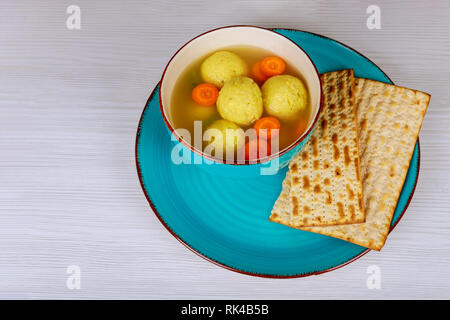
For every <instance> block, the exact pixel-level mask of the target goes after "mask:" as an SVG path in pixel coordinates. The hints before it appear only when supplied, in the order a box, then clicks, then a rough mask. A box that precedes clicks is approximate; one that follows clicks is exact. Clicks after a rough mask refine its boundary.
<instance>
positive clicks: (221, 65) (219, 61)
mask: <svg viewBox="0 0 450 320" xmlns="http://www.w3.org/2000/svg"><path fill="white" fill-rule="evenodd" d="M200 72H201V75H202V78H203V80H204V81H205V82H208V83H212V84H213V85H215V86H216V87H218V88H222V86H223V85H224V83H225V81H227V80H230V79H231V78H233V77H236V76H243V75H246V74H247V72H248V69H247V65H246V63H245V62H244V60H242V59H241V58H240V57H239V56H238V55H237V54H235V53H232V52H229V51H217V52H215V53H213V54H212V55H210V56H209V57H208V58H206V59H205V61H203V63H202V65H201V66H200Z"/></svg>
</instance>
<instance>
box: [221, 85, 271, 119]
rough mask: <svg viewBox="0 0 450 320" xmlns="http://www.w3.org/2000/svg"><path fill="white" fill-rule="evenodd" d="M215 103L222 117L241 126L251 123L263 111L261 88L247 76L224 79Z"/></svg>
mask: <svg viewBox="0 0 450 320" xmlns="http://www.w3.org/2000/svg"><path fill="white" fill-rule="evenodd" d="M216 105H217V111H218V112H219V114H220V116H221V117H222V118H224V119H226V120H229V121H233V122H235V123H237V124H239V125H243V126H248V125H250V124H252V123H253V122H254V121H256V120H258V119H259V118H260V117H261V115H262V113H263V100H262V95H261V90H260V89H259V87H258V85H257V84H256V83H255V82H254V81H253V80H252V79H250V78H248V77H235V78H232V79H231V80H228V81H226V82H225V85H224V86H223V88H222V89H221V90H220V92H219V98H218V99H217V102H216Z"/></svg>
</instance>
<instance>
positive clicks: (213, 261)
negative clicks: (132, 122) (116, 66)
mask: <svg viewBox="0 0 450 320" xmlns="http://www.w3.org/2000/svg"><path fill="white" fill-rule="evenodd" d="M224 28H226V27H224ZM217 29H221V28H217ZM217 29H214V30H217ZM274 29H275V28H274ZM276 29H280V30H292V31H300V32H304V33H309V34H312V35H315V36H319V37H322V38H325V39H328V40H332V41H335V42H337V43H338V44H340V45H342V46H344V47H346V48H348V49H350V50H352V51H353V52H355V53H357V54H359V55H361V56H362V57H363V58H364V59H366V60H368V61H369V62H370V63H372V64H373V65H374V66H376V67H377V68H378V69H379V70H380V71H381V72H382V73H383V74H384V76H385V77H386V78H387V79H389V81H391V83H392V84H394V82H393V81H392V80H391V79H390V78H389V77H388V75H387V74H386V73H384V71H383V70H381V68H379V67H378V66H377V65H376V64H375V63H373V62H372V61H371V60H370V59H369V58H367V57H366V56H364V55H362V54H361V53H359V52H358V51H356V50H355V49H353V48H351V47H349V46H347V45H345V44H343V43H341V42H339V41H336V40H334V39H331V38H329V37H326V36H323V35H319V34H316V33H312V32H308V31H303V30H299V29H289V28H276ZM194 39H195V38H194ZM159 84H160V83H158V84H157V85H156V86H155V88H154V89H153V91H152V93H151V94H150V96H149V98H148V99H147V102H146V104H145V107H144V109H143V110H142V113H141V117H140V119H139V124H138V129H137V132H136V141H135V162H136V169H137V174H138V177H139V183H140V184H141V188H142V190H143V191H144V195H145V197H146V198H147V201H148V203H149V204H150V207H151V208H152V210H153V213H154V214H155V215H156V217H157V218H158V220H159V221H160V222H161V224H162V225H163V226H164V227H165V228H166V229H167V231H169V232H170V234H171V235H172V236H173V237H174V238H175V239H177V240H178V241H179V242H180V243H181V244H183V245H184V246H185V247H186V248H188V249H189V250H190V251H192V252H194V253H195V254H196V255H198V256H200V257H202V258H203V259H205V260H207V261H209V262H211V263H213V264H215V265H217V266H219V267H222V268H224V269H227V270H230V271H234V272H237V273H241V274H245V275H249V276H255V277H261V278H274V279H291V278H304V277H308V276H312V275H319V274H322V273H326V272H330V271H333V270H336V269H339V268H342V267H344V266H346V265H348V264H350V263H352V262H354V261H356V260H358V259H359V258H361V257H362V256H364V255H365V254H367V253H368V252H369V251H371V250H370V249H366V250H364V251H363V252H361V253H359V254H357V255H356V256H354V257H353V258H351V259H349V260H348V261H346V262H344V263H341V264H340V265H337V266H335V267H331V268H328V269H325V270H321V271H315V272H309V273H303V274H295V275H288V276H280V275H273V274H262V273H254V272H248V271H244V270H240V269H236V268H233V267H230V266H227V265H225V264H223V263H221V262H219V261H216V260H214V259H212V258H210V257H208V256H206V255H204V254H202V253H200V252H198V251H197V250H195V249H194V248H192V247H191V246H190V245H189V244H188V243H186V242H185V241H184V240H183V239H181V238H180V237H179V236H178V235H177V234H176V233H175V232H174V231H172V229H170V227H169V226H168V225H167V224H166V223H165V221H164V220H163V219H162V217H161V215H160V214H159V213H158V211H157V209H156V206H155V205H154V204H153V202H152V200H151V198H150V196H149V195H148V194H147V191H146V190H145V187H144V182H143V178H142V172H141V169H140V167H139V160H138V142H139V138H140V135H141V124H142V119H143V117H144V113H145V110H146V109H147V106H148V104H149V102H150V100H151V99H152V98H153V96H154V95H155V93H156V89H157V88H158V85H159ZM159 103H160V105H161V102H160V101H159ZM321 107H322V106H321ZM417 144H418V159H417V171H416V181H415V182H414V186H413V189H412V191H411V194H410V195H409V198H408V201H407V202H406V205H405V208H404V209H403V211H402V213H401V214H400V216H399V217H398V219H397V221H396V222H395V223H394V225H392V226H391V228H390V230H389V233H391V231H392V230H394V228H395V227H396V226H397V224H398V223H399V222H400V220H401V219H402V218H403V215H404V214H405V212H406V210H407V209H408V207H409V204H410V203H411V200H412V197H413V195H414V192H415V190H416V186H417V181H418V179H419V172H420V141H419V137H417Z"/></svg>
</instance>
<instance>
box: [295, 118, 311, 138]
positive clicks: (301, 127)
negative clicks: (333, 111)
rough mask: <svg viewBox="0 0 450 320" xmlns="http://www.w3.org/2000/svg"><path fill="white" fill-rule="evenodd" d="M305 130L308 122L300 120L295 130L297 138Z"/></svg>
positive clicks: (303, 119)
mask: <svg viewBox="0 0 450 320" xmlns="http://www.w3.org/2000/svg"><path fill="white" fill-rule="evenodd" d="M307 128H308V121H306V119H305V118H301V119H300V120H299V122H298V124H297V127H296V130H295V133H296V135H297V137H300V136H301V135H302V134H303V133H305V131H306V129H307Z"/></svg>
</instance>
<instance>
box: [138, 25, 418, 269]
mask: <svg viewBox="0 0 450 320" xmlns="http://www.w3.org/2000/svg"><path fill="white" fill-rule="evenodd" d="M274 31H276V32H278V33H280V34H282V35H284V36H286V37H288V38H290V39H291V40H293V41H294V42H296V43H297V44H299V45H300V46H301V47H302V48H303V49H304V50H305V51H306V52H307V53H308V55H309V56H310V57H311V59H312V60H313V62H314V63H315V65H316V66H317V69H318V70H319V72H320V73H323V72H328V71H333V70H339V69H347V68H353V69H354V71H355V75H356V76H357V77H364V78H369V79H374V80H378V81H383V82H387V83H392V82H391V80H390V79H389V78H388V76H387V75H386V74H385V73H384V72H383V71H381V69H380V68H378V67H377V66H376V65H375V64H374V63H372V62H371V61H370V60H369V59H367V58H366V57H364V56H363V55H361V54H360V53H358V52H356V51H355V50H353V49H351V48H349V47H348V46H346V45H344V44H341V43H339V42H337V41H334V40H332V39H329V38H326V37H323V36H320V35H316V34H312V33H308V32H303V31H298V30H288V29H275V30H274ZM158 91H159V86H157V87H156V88H155V89H154V91H153V93H152V94H151V96H150V98H149V100H148V101H147V105H146V106H145V109H144V111H143V113H142V116H141V120H140V123H139V127H138V131H137V137H136V165H137V170H138V175H139V179H140V181H141V184H142V188H143V190H144V193H145V195H146V197H147V199H148V201H149V203H150V205H151V207H152V208H153V211H154V212H155V214H156V216H157V217H158V218H159V220H160V221H161V222H162V224H163V225H164V226H165V227H166V228H167V229H168V230H169V231H170V233H171V234H172V235H174V236H175V237H176V238H177V239H178V240H179V241H180V242H181V243H183V244H184V245H186V246H187V247H188V248H189V249H191V250H192V251H194V252H195V253H197V254H199V255H200V256H202V257H204V258H206V259H207V260H209V261H211V262H213V263H215V264H217V265H220V266H222V267H225V268H227V269H230V270H233V271H237V272H241V273H245V274H250V275H255V276H263V277H274V278H281V277H301V276H307V275H312V274H319V273H323V272H326V271H331V270H334V269H336V268H338V267H342V266H344V265H346V264H348V263H350V262H352V261H354V260H356V259H357V258H359V257H361V256H362V255H364V254H365V253H367V252H368V251H369V250H368V249H366V248H364V247H361V246H358V245H355V244H352V243H349V242H346V241H343V240H339V239H335V238H331V237H328V236H324V235H320V234H315V233H311V232H306V231H301V230H296V229H291V228H289V227H286V226H284V225H281V224H277V223H273V222H270V221H268V220H267V219H268V217H269V215H270V210H271V209H272V206H273V204H274V202H275V200H276V199H277V197H278V195H279V194H280V192H281V183H282V181H283V178H284V176H285V174H286V170H287V169H286V168H284V169H283V170H281V171H280V172H279V173H278V174H277V175H273V176H259V177H257V178H250V179H235V178H226V177H218V176H214V175H211V174H208V173H207V172H206V171H205V170H202V169H201V168H199V167H198V166H197V165H195V164H190V165H189V164H180V165H175V164H173V163H172V161H171V158H170V154H171V150H172V147H173V146H174V143H173V142H172V141H171V138H170V134H169V132H168V130H167V128H166V127H165V124H164V121H163V118H162V116H161V113H160V108H159V100H158ZM419 160H420V156H419V142H418V141H417V143H416V146H415V149H414V154H413V157H412V160H411V163H410V166H409V170H408V174H407V177H406V180H405V183H404V185H403V189H402V192H401V195H400V198H399V201H398V204H397V208H396V210H395V215H394V218H393V220H392V226H391V230H392V229H393V228H394V226H395V225H396V224H397V223H398V221H399V220H400V218H401V217H402V215H403V213H404V212H405V210H406V208H407V206H408V204H409V201H410V200H411V197H412V195H413V193H414V189H415V185H416V182H417V178H418V170H419Z"/></svg>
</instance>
